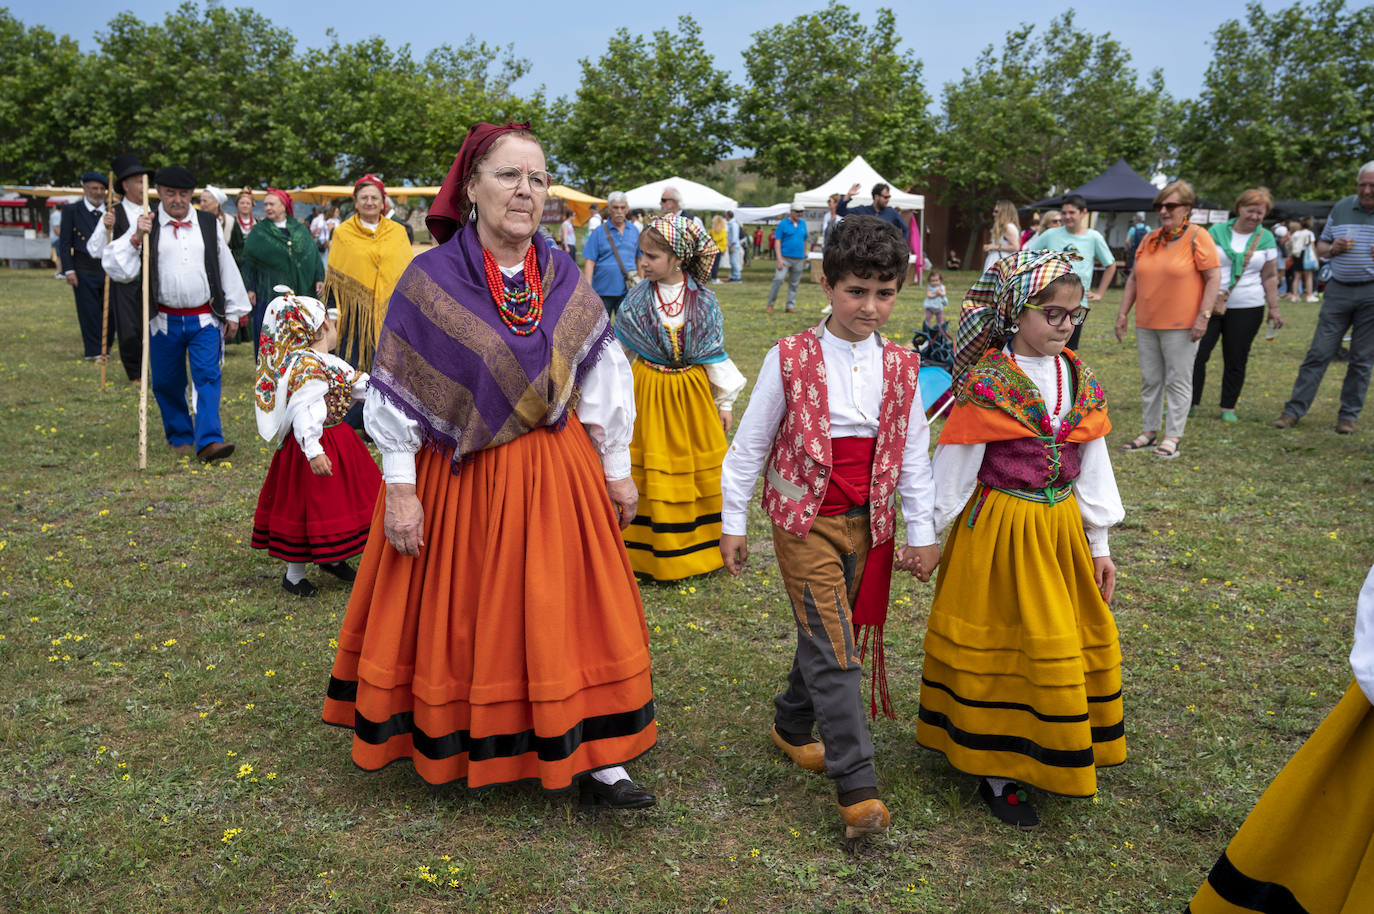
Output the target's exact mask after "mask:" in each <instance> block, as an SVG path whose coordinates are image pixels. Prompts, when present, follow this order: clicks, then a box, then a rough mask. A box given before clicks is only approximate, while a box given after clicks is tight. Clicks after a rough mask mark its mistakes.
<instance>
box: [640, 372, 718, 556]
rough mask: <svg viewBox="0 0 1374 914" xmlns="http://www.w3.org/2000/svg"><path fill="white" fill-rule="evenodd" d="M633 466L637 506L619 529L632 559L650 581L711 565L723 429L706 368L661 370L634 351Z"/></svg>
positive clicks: (715, 548) (715, 552) (715, 542)
mask: <svg viewBox="0 0 1374 914" xmlns="http://www.w3.org/2000/svg"><path fill="white" fill-rule="evenodd" d="M632 370H633V372H634V384H635V431H634V440H633V441H632V442H631V443H630V463H631V464H632V469H631V473H632V475H633V478H634V483H635V487H636V488H637V489H639V511H638V513H637V514H636V515H635V519H634V521H633V522H632V523H631V524H630V526H629V527H628V528H627V529H626V530H625V531H624V536H625V547H626V548H627V549H628V550H629V553H630V565H631V567H633V568H634V570H635V572H636V573H637V574H642V575H644V576H645V577H648V578H652V579H653V580H655V581H676V580H679V579H681V578H686V577H691V576H692V575H697V574H705V573H707V572H708V571H715V570H716V569H717V568H720V567H721V566H722V565H723V564H724V562H723V561H722V560H721V557H720V466H721V463H722V462H723V461H724V460H725V450H726V446H727V445H726V443H725V432H724V430H722V429H721V427H720V417H719V415H718V414H717V411H716V404H715V400H714V398H712V396H711V384H710V382H708V381H707V380H706V369H705V368H703V367H702V366H700V365H693V366H692V367H691V368H689V369H688V370H686V371H680V372H663V371H659V370H657V369H654V368H650V367H648V366H647V365H646V364H645V363H644V361H643V360H642V359H636V360H635V362H634V365H633V368H632Z"/></svg>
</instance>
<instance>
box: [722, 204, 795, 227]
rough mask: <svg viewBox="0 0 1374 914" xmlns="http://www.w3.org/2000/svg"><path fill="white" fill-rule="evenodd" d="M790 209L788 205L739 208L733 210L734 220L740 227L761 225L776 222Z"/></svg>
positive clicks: (790, 206)
mask: <svg viewBox="0 0 1374 914" xmlns="http://www.w3.org/2000/svg"><path fill="white" fill-rule="evenodd" d="M791 208H792V204H790V203H774V204H773V205H772V206H741V207H738V208H737V209H736V210H735V218H736V219H738V220H739V224H740V225H762V224H770V223H773V222H777V221H779V220H781V219H782V218H784V217H785V216H786V215H787V212H788V210H790V209H791Z"/></svg>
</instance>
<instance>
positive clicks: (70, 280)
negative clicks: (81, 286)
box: [62, 272, 77, 288]
mask: <svg viewBox="0 0 1374 914" xmlns="http://www.w3.org/2000/svg"><path fill="white" fill-rule="evenodd" d="M62 278H63V279H65V280H66V281H67V285H69V286H71V287H72V288H76V282H77V280H76V273H75V272H71V273H66V274H64V275H63V277H62Z"/></svg>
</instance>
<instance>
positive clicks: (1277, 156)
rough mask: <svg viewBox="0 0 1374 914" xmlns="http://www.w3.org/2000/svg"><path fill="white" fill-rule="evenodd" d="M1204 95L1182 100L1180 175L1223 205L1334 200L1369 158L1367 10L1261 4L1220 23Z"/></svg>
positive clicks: (1372, 135)
mask: <svg viewBox="0 0 1374 914" xmlns="http://www.w3.org/2000/svg"><path fill="white" fill-rule="evenodd" d="M1212 44H1213V48H1214V49H1215V52H1214V54H1213V55H1212V62H1211V64H1209V65H1208V67H1207V73H1206V76H1204V78H1203V88H1202V93H1201V95H1200V96H1199V97H1198V98H1197V99H1196V100H1194V101H1191V102H1188V103H1186V104H1185V106H1184V109H1185V114H1184V120H1183V127H1182V130H1181V132H1180V138H1179V174H1180V175H1182V176H1183V177H1185V178H1188V179H1190V180H1192V181H1194V182H1195V183H1196V184H1198V185H1199V187H1200V188H1201V189H1203V190H1204V191H1205V192H1206V193H1208V194H1211V195H1216V196H1219V197H1220V198H1221V199H1230V198H1231V196H1232V195H1233V194H1235V193H1237V192H1238V191H1240V190H1243V189H1244V188H1246V187H1254V186H1255V185H1257V184H1263V185H1265V186H1267V187H1269V188H1270V189H1271V190H1272V191H1273V192H1274V194H1275V196H1276V197H1279V198H1281V199H1293V198H1308V199H1314V198H1315V199H1321V198H1326V199H1335V198H1338V197H1343V196H1346V195H1347V194H1349V193H1351V192H1352V188H1353V185H1354V183H1355V182H1354V178H1355V172H1356V170H1357V169H1358V168H1359V167H1360V165H1361V164H1363V163H1364V162H1366V161H1368V160H1369V159H1371V158H1374V6H1365V7H1363V8H1362V9H1357V10H1351V9H1347V8H1346V5H1345V2H1344V0H1318V2H1315V3H1311V4H1309V5H1307V6H1303V5H1302V4H1294V5H1293V6H1290V7H1287V8H1286V9H1281V10H1277V11H1275V12H1273V13H1269V12H1266V11H1265V9H1264V8H1263V7H1262V6H1261V5H1260V4H1258V3H1250V4H1249V5H1248V6H1247V7H1246V12H1245V16H1244V17H1243V18H1241V19H1231V20H1228V21H1227V22H1224V23H1222V25H1221V26H1220V27H1218V29H1217V30H1216V32H1215V33H1213V36H1212Z"/></svg>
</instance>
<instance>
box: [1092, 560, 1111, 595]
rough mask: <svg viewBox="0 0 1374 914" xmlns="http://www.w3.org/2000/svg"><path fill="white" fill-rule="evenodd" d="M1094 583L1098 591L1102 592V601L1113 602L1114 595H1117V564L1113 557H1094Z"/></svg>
mask: <svg viewBox="0 0 1374 914" xmlns="http://www.w3.org/2000/svg"><path fill="white" fill-rule="evenodd" d="M1093 581H1094V583H1096V584H1097V589H1098V590H1100V591H1102V599H1104V600H1106V601H1107V602H1108V603H1110V602H1112V594H1114V593H1116V563H1115V562H1113V561H1112V558H1111V556H1109V555H1098V556H1094V557H1093Z"/></svg>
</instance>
